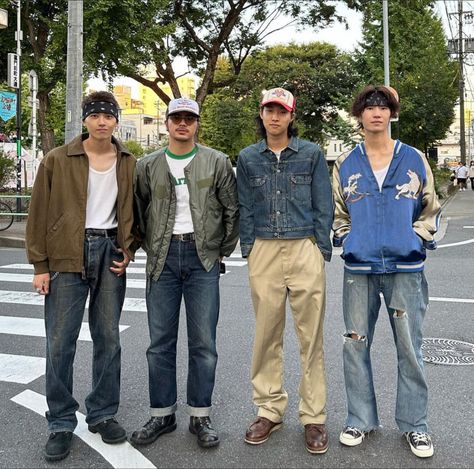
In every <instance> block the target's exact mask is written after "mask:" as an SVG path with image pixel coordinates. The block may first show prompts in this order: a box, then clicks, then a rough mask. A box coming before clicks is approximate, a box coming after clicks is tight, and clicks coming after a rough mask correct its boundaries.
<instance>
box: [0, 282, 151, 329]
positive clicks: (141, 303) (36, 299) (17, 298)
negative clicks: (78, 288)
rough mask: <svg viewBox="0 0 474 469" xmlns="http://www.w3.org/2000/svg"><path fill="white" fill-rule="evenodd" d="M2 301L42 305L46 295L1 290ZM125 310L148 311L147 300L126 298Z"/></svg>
mask: <svg viewBox="0 0 474 469" xmlns="http://www.w3.org/2000/svg"><path fill="white" fill-rule="evenodd" d="M0 303H9V304H23V305H33V306H42V305H43V303H44V296H42V295H38V294H37V293H30V292H18V291H10V290H0ZM87 304H88V303H86V306H87ZM123 310H124V311H133V312H146V303H145V300H144V299H140V298H125V302H124V305H123ZM127 327H128V326H127Z"/></svg>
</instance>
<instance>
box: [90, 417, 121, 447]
mask: <svg viewBox="0 0 474 469" xmlns="http://www.w3.org/2000/svg"><path fill="white" fill-rule="evenodd" d="M88 428H89V431H90V432H92V433H99V434H100V436H101V437H102V441H103V442H104V443H109V444H111V445H114V444H116V443H122V441H125V440H126V439H127V434H126V432H125V430H124V429H123V427H122V426H121V425H120V424H119V423H118V422H117V420H116V419H115V418H111V419H108V420H105V421H103V422H100V423H97V424H96V425H89V427H88Z"/></svg>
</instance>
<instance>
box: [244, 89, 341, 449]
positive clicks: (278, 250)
mask: <svg viewBox="0 0 474 469" xmlns="http://www.w3.org/2000/svg"><path fill="white" fill-rule="evenodd" d="M294 118H295V98H294V97H293V95H292V94H291V93H290V92H289V91H287V90H284V89H282V88H275V89H271V90H268V91H266V92H264V94H263V99H262V101H261V108H260V115H259V118H258V122H259V125H260V131H261V134H262V135H263V137H264V139H263V140H261V141H260V142H259V143H257V144H255V145H250V146H249V147H247V148H245V149H244V150H242V152H241V153H240V155H239V159H238V164H237V188H238V194H239V205H240V243H241V250H242V256H243V257H246V258H248V268H249V279H250V287H251V291H252V301H253V305H254V309H255V317H256V331H255V342H254V350H253V363H252V385H253V399H254V403H255V405H256V406H257V407H258V418H257V419H256V420H255V421H254V422H253V423H252V424H251V425H250V427H249V428H248V430H247V432H246V435H245V441H246V442H247V443H249V444H253V445H258V444H261V443H264V442H265V441H266V440H267V439H268V437H269V436H270V434H271V433H272V432H273V431H275V430H277V429H278V428H280V427H281V425H282V420H283V415H284V413H285V410H286V407H287V404H288V395H287V393H286V391H285V389H284V387H283V358H282V351H283V333H284V327H285V305H286V299H287V297H288V298H289V301H290V305H291V308H292V311H293V316H294V321H295V325H296V331H297V334H298V339H299V344H300V356H301V383H300V404H299V415H300V421H301V423H302V424H303V425H304V427H305V442H306V448H307V450H308V451H309V452H310V453H315V454H316V453H325V452H326V451H327V448H328V435H327V432H326V428H325V421H326V411H325V407H326V382H325V370H324V356H323V320H324V309H325V287H326V278H325V270H324V261H325V260H326V261H329V260H330V258H331V251H332V248H331V242H330V238H329V234H330V230H331V224H332V220H333V200H332V193H331V183H330V178H329V174H328V169H327V164H326V160H325V159H324V155H323V152H322V151H321V148H320V147H319V146H318V145H315V144H313V143H310V142H308V141H305V140H301V139H299V138H297V137H296V134H297V131H296V129H295V128H294V127H293V122H294Z"/></svg>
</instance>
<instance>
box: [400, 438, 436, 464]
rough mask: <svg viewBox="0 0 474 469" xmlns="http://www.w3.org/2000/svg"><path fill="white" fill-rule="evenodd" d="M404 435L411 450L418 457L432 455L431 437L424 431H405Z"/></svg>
mask: <svg viewBox="0 0 474 469" xmlns="http://www.w3.org/2000/svg"><path fill="white" fill-rule="evenodd" d="M405 437H406V439H407V441H408V444H409V445H410V449H411V452H412V453H413V454H414V455H415V456H418V457H419V458H429V457H430V456H433V453H434V449H433V443H432V442H431V437H430V435H428V433H424V432H409V433H405Z"/></svg>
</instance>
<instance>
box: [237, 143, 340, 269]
mask: <svg viewBox="0 0 474 469" xmlns="http://www.w3.org/2000/svg"><path fill="white" fill-rule="evenodd" d="M237 190H238V195H239V209H240V247H241V251H242V256H243V257H247V256H248V255H249V254H250V251H251V250H252V247H253V244H254V242H255V239H256V238H262V239H298V238H310V239H312V240H313V242H314V243H315V244H316V245H317V247H318V248H319V250H320V251H321V254H322V255H323V257H324V259H325V260H326V261H329V260H330V259H331V253H332V246H331V239H330V233H331V225H332V222H333V214H334V204H333V196H332V189H331V179H330V177H329V172H328V167H327V163H326V160H325V158H324V155H323V152H322V150H321V148H320V147H319V146H318V145H316V144H314V143H311V142H308V141H307V140H301V139H299V138H297V137H292V138H291V139H290V142H289V144H288V146H287V148H285V149H284V150H283V151H282V152H281V155H280V159H278V158H277V157H276V155H275V154H274V153H273V152H272V151H271V150H270V149H269V148H268V146H267V142H266V140H261V141H260V142H258V143H256V144H254V145H250V146H248V147H247V148H244V149H243V150H242V151H241V152H240V155H239V158H238V161H237Z"/></svg>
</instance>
